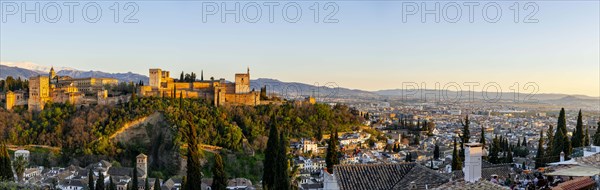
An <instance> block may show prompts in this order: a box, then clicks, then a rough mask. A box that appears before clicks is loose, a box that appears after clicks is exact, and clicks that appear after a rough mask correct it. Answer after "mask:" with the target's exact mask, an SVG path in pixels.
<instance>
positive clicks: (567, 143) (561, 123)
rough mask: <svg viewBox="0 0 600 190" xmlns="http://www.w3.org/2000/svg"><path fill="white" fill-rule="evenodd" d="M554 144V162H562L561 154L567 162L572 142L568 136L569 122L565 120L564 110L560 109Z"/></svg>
mask: <svg viewBox="0 0 600 190" xmlns="http://www.w3.org/2000/svg"><path fill="white" fill-rule="evenodd" d="M552 144H553V147H552V155H550V156H552V158H553V162H557V161H559V160H560V153H561V152H563V153H564V154H565V160H566V159H568V156H569V155H571V151H572V147H571V140H570V139H569V137H568V136H567V121H566V118H565V109H564V108H562V109H560V114H559V116H558V124H557V127H556V134H555V135H554V142H553V143H552Z"/></svg>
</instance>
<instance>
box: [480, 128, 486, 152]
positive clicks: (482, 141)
mask: <svg viewBox="0 0 600 190" xmlns="http://www.w3.org/2000/svg"><path fill="white" fill-rule="evenodd" d="M479 143H481V144H482V145H483V147H484V148H485V127H483V126H481V138H480V139H479Z"/></svg>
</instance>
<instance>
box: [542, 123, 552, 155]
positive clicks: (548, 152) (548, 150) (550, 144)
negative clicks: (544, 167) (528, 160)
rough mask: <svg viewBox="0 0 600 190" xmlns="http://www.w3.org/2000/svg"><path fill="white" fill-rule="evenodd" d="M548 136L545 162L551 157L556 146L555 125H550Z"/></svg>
mask: <svg viewBox="0 0 600 190" xmlns="http://www.w3.org/2000/svg"><path fill="white" fill-rule="evenodd" d="M546 137H547V141H546V143H547V144H546V152H545V153H544V156H546V160H544V162H547V161H548V160H547V157H549V156H550V155H552V154H553V153H552V152H553V150H552V149H553V148H554V126H552V125H550V127H549V128H548V131H546Z"/></svg>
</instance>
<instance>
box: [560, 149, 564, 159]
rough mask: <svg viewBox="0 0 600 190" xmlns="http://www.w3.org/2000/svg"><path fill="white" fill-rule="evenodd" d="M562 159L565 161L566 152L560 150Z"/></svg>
mask: <svg viewBox="0 0 600 190" xmlns="http://www.w3.org/2000/svg"><path fill="white" fill-rule="evenodd" d="M560 161H561V162H564V161H565V152H562V151H561V152H560Z"/></svg>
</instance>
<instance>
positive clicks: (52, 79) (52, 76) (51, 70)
mask: <svg viewBox="0 0 600 190" xmlns="http://www.w3.org/2000/svg"><path fill="white" fill-rule="evenodd" d="M48 76H50V82H53V81H54V79H55V78H56V72H54V67H51V68H50V74H49V75H48Z"/></svg>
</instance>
